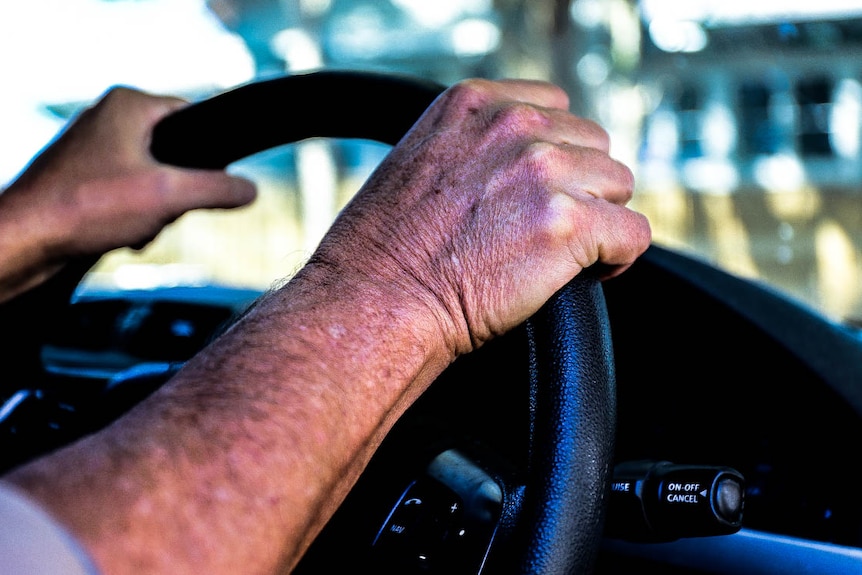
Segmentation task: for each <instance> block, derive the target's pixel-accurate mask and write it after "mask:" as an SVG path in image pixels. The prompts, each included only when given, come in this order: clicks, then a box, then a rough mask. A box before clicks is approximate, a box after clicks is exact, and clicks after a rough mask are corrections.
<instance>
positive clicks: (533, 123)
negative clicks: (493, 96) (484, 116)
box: [489, 102, 550, 134]
mask: <svg viewBox="0 0 862 575" xmlns="http://www.w3.org/2000/svg"><path fill="white" fill-rule="evenodd" d="M489 124H490V126H491V129H492V130H499V131H503V132H506V133H514V134H528V133H533V132H535V130H536V129H537V128H539V127H547V126H548V125H549V124H550V118H549V117H548V115H547V114H546V113H545V112H544V111H543V110H541V109H539V108H536V107H535V106H531V105H529V104H525V103H523V102H512V103H509V104H508V105H505V106H501V107H499V108H498V109H497V110H496V111H494V113H493V114H491V117H490V120H489Z"/></svg>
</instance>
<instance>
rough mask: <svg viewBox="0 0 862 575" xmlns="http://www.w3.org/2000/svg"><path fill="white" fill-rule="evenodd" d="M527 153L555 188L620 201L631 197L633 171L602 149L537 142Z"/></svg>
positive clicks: (534, 167) (532, 168)
mask: <svg viewBox="0 0 862 575" xmlns="http://www.w3.org/2000/svg"><path fill="white" fill-rule="evenodd" d="M527 153H528V158H529V159H528V163H529V164H530V167H529V170H530V171H531V172H532V173H536V174H543V177H546V178H547V179H548V181H550V182H554V183H555V184H554V186H555V189H558V190H560V191H562V192H564V193H566V194H568V195H569V196H571V197H573V198H578V197H588V196H591V197H593V198H596V199H600V200H604V201H608V202H611V203H614V204H619V205H625V204H626V203H628V201H629V200H631V198H632V194H633V193H634V175H633V174H632V171H631V170H630V169H629V168H628V167H627V166H626V165H625V164H623V163H621V162H618V161H617V160H614V159H613V158H611V157H610V156H608V155H607V154H605V153H604V152H602V151H600V150H597V149H595V148H590V147H584V146H572V145H567V144H553V143H549V142H535V143H533V144H531V145H530V146H529V148H528V152H527Z"/></svg>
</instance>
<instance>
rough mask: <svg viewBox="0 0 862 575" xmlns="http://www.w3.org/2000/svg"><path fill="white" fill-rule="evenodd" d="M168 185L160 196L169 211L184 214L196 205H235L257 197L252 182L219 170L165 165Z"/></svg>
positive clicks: (243, 203) (241, 204)
mask: <svg viewBox="0 0 862 575" xmlns="http://www.w3.org/2000/svg"><path fill="white" fill-rule="evenodd" d="M166 169H167V170H168V171H169V172H171V177H170V178H169V179H170V181H171V184H170V185H169V186H167V187H166V189H167V193H166V197H165V198H163V199H164V200H165V202H166V204H167V206H166V207H167V208H168V210H169V211H172V212H175V213H183V212H186V211H188V210H193V209H198V208H237V207H240V206H244V205H246V204H249V203H251V202H252V201H253V200H254V199H255V198H256V197H257V190H256V187H255V184H254V183H253V182H252V181H250V180H248V179H246V178H242V177H239V176H233V175H230V174H228V173H226V172H224V171H222V170H188V169H179V168H166Z"/></svg>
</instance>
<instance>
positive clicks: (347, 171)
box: [0, 0, 862, 321]
mask: <svg viewBox="0 0 862 575" xmlns="http://www.w3.org/2000/svg"><path fill="white" fill-rule="evenodd" d="M854 4H855V5H856V6H854ZM860 48H862V8H859V7H858V2H850V1H847V0H830V1H826V0H820V1H819V2H816V3H811V2H807V1H803V0H793V1H791V0H782V1H780V2H778V1H765V0H763V1H760V2H753V3H752V2H741V1H736V0H725V1H724V2H721V3H716V2H711V1H707V0H700V1H694V0H689V1H687V2H685V3H681V2H675V1H672V0H650V1H647V0H644V1H642V2H640V3H637V2H634V1H627V0H572V1H564V0H556V1H548V2H535V1H530V0H496V1H492V0H435V1H434V2H429V1H427V0H211V1H209V2H206V1H204V0H7V1H5V2H3V3H2V4H0V54H3V56H2V57H0V82H2V85H3V87H4V89H3V92H4V94H3V98H2V101H0V127H2V128H0V183H2V182H9V181H10V180H11V179H13V178H14V176H15V175H16V174H17V173H18V172H19V171H20V170H21V169H22V168H23V167H24V166H25V165H26V163H27V161H28V160H29V159H30V158H31V157H32V156H33V155H34V154H35V153H36V152H37V151H38V150H39V149H40V148H41V147H42V146H44V145H45V144H46V143H47V142H49V141H50V140H51V138H52V137H53V136H54V135H55V134H56V132H57V130H58V129H60V127H61V126H62V125H63V123H64V122H66V121H67V120H68V119H69V118H70V117H72V116H73V115H74V114H75V113H76V112H77V111H78V110H80V109H81V107H82V106H85V105H88V104H89V103H91V102H92V101H94V100H95V99H97V98H98V97H99V96H100V95H101V94H102V93H103V92H104V91H105V90H106V89H107V88H109V87H110V86H112V85H116V84H126V85H132V86H136V87H138V88H141V89H144V90H148V91H153V92H157V93H164V94H174V95H179V96H182V97H185V98H187V99H189V100H192V101H194V100H197V99H200V98H204V97H206V96H208V95H211V94H215V93H217V92H220V91H223V90H226V89H228V88H230V87H232V86H236V85H239V84H243V83H246V82H250V81H252V80H254V79H256V78H267V77H272V76H278V75H282V74H285V73H298V72H303V71H309V70H314V69H319V68H337V69H348V68H352V69H363V70H383V71H397V72H407V73H411V74H418V75H421V76H424V77H427V78H431V79H434V80H437V81H439V82H442V83H447V84H448V83H452V82H455V81H457V80H458V79H460V78H465V77H469V76H485V77H503V76H512V77H521V78H538V79H546V80H552V81H554V82H555V83H557V84H560V85H561V86H563V87H564V88H565V89H566V90H567V91H568V93H569V94H570V96H571V100H572V105H571V107H572V110H573V111H575V112H576V113H578V114H580V115H583V116H586V117H590V118H592V119H595V120H597V121H598V122H599V123H600V124H602V125H603V126H604V127H605V129H607V130H608V131H609V133H610V135H611V142H612V154H613V155H614V156H615V157H617V158H618V159H620V160H622V161H624V162H625V163H627V164H628V165H629V166H631V167H632V169H633V171H634V172H635V176H636V181H637V188H638V189H637V191H636V195H635V199H634V200H633V202H632V206H633V207H635V208H636V209H638V210H640V211H642V212H644V213H645V214H646V215H647V216H648V217H649V219H650V221H651V223H652V227H653V232H654V239H655V241H656V242H657V243H659V244H662V245H666V246H669V247H673V248H676V249H680V250H682V251H685V252H687V253H690V254H696V255H697V256H698V257H702V258H704V259H706V260H708V261H710V262H713V263H716V264H718V265H720V266H721V267H723V268H725V269H727V270H729V271H731V272H733V273H735V274H739V275H743V276H746V277H751V278H756V279H759V280H762V281H764V282H767V283H769V284H771V285H773V286H775V288H776V289H779V290H781V291H783V292H785V293H787V294H789V295H790V296H791V297H794V298H796V299H799V300H802V301H805V302H807V303H808V304H810V305H811V306H813V307H815V308H817V309H819V310H821V311H822V312H824V313H826V314H827V315H829V316H831V317H833V318H835V319H838V320H847V321H855V318H862V290H860V286H862V282H860V281H859V280H860V278H859V274H860V272H862V270H860V265H862V264H860V256H862V254H860V250H862V209H860V198H859V191H858V188H859V186H858V183H859V181H860V177H862V162H860V148H859V146H860V125H862V85H860V78H862V68H860V65H859V64H858V62H859V61H860V59H859V57H858V55H857V52H858V51H859V50H860ZM349 97H350V96H349V94H346V95H345V98H349ZM290 113H291V111H290V110H285V114H290ZM386 151H387V148H386V147H385V146H383V145H380V144H375V143H372V142H358V141H323V140H321V141H317V140H313V141H308V142H304V143H302V144H299V145H295V146H290V147H285V148H284V149H278V150H273V151H270V152H267V153H264V154H260V155H259V156H256V157H253V158H249V159H247V160H244V161H242V162H238V163H237V164H235V165H233V166H231V167H230V169H231V170H233V171H237V172H240V173H243V174H245V175H248V176H249V177H253V178H254V179H255V180H256V181H257V182H258V186H259V192H260V197H259V199H258V201H257V202H256V203H255V204H254V205H252V206H250V207H247V208H243V209H242V210H239V211H236V212H225V213H220V212H206V213H204V212H199V213H191V214H188V215H186V216H184V217H183V218H181V219H180V220H179V221H177V222H176V223H175V224H173V225H172V226H170V227H169V228H168V229H167V230H166V231H165V232H164V233H163V234H162V235H161V236H159V238H158V239H157V240H156V241H154V242H153V243H152V244H151V245H150V246H148V247H147V248H146V249H144V250H141V251H133V250H118V251H116V252H112V253H111V254H108V255H107V256H106V257H105V258H103V260H102V261H101V262H100V264H99V265H98V266H97V268H96V269H94V270H93V272H91V274H90V276H89V278H88V281H87V285H88V286H90V287H92V288H99V289H139V288H149V287H159V286H169V285H209V284H230V285H238V286H243V287H253V288H255V289H266V288H268V287H269V286H270V285H271V284H272V283H273V282H275V281H277V280H280V279H281V278H284V277H286V276H289V275H290V274H291V273H293V271H294V270H296V269H297V267H298V266H300V265H301V264H302V262H303V261H304V260H305V258H306V257H307V256H308V254H309V253H310V251H311V250H312V249H313V248H314V246H315V245H316V243H317V241H318V240H319V238H320V235H321V234H322V233H323V232H324V231H325V229H326V228H327V226H328V225H329V223H330V222H331V220H332V218H333V217H334V215H335V214H336V213H337V211H338V210H339V209H340V207H341V206H343V205H344V203H345V202H346V201H347V200H348V199H349V198H350V196H351V195H352V194H353V193H354V192H355V191H356V190H357V189H358V187H359V186H360V185H361V182H362V181H363V179H364V178H365V177H366V176H367V175H368V174H369V173H370V171H371V170H373V169H374V167H375V166H376V165H377V163H378V162H379V161H380V159H381V158H382V157H383V156H384V155H385V153H386Z"/></svg>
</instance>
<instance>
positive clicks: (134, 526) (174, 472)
mask: <svg viewBox="0 0 862 575" xmlns="http://www.w3.org/2000/svg"><path fill="white" fill-rule="evenodd" d="M346 292H352V293H351V294H350V295H349V296H348V295H347V293H346ZM375 292H376V293H375ZM380 298H386V299H385V300H381V299H380ZM381 301H397V300H396V299H394V298H393V294H391V293H390V294H386V293H382V292H380V291H378V290H377V289H376V288H369V289H363V288H352V289H349V290H344V291H342V293H341V294H333V293H332V292H331V290H327V289H326V288H319V289H318V288H317V287H313V286H305V287H303V289H295V288H294V287H293V286H291V287H290V288H288V289H286V290H283V291H281V292H277V293H275V294H272V295H271V296H269V297H268V298H266V299H265V300H264V301H263V302H261V303H260V304H259V305H258V306H257V307H256V308H255V309H254V310H253V311H252V312H251V313H250V314H249V315H248V316H247V317H246V318H244V319H243V321H242V328H241V329H233V330H231V331H229V332H228V333H227V334H225V336H223V337H222V338H221V339H220V340H219V341H218V342H217V343H215V344H214V346H213V348H211V349H210V350H207V351H205V352H204V353H203V354H201V355H200V356H199V357H198V358H197V359H195V360H194V361H193V362H192V363H190V364H189V365H188V366H187V367H186V368H185V369H184V370H183V371H182V372H181V373H180V374H178V376H177V377H176V378H175V379H174V380H172V381H171V382H169V383H168V384H167V385H166V386H165V387H164V388H163V389H162V390H160V391H159V392H157V394H156V395H155V396H153V397H152V398H151V399H150V400H149V401H147V402H145V403H144V404H142V405H141V406H139V408H138V409H136V410H134V411H133V412H132V413H131V414H129V416H127V417H126V418H124V419H122V420H121V421H120V422H118V423H117V424H115V425H114V427H113V428H112V429H110V431H109V432H108V433H102V434H99V435H96V436H94V437H91V438H89V439H87V440H85V441H84V442H81V443H78V444H76V445H75V446H73V447H71V448H69V449H67V450H66V451H64V452H61V453H60V454H58V455H56V456H54V457H52V458H48V459H45V460H43V461H41V462H39V463H36V464H34V465H31V466H29V467H25V468H23V469H21V470H18V471H17V472H15V473H13V474H12V475H11V476H10V477H9V479H10V480H11V481H13V482H14V483H16V484H18V485H19V486H22V487H24V488H25V489H27V490H28V491H29V492H30V493H32V494H34V495H35V496H36V497H37V499H39V500H40V501H42V502H43V503H44V504H45V505H46V506H47V507H48V509H49V510H51V511H52V512H53V513H55V514H56V516H57V517H58V518H59V519H60V520H61V521H63V522H64V523H65V524H66V525H67V526H69V528H70V529H71V530H72V531H73V532H74V533H75V534H76V535H77V536H78V537H79V538H80V539H81V541H82V542H83V543H84V545H85V546H86V547H87V548H88V549H90V551H91V553H92V554H93V556H94V557H95V558H96V560H97V562H98V563H99V564H100V565H101V566H102V567H103V568H104V569H105V571H106V572H108V573H113V572H123V571H124V570H127V571H130V572H140V571H141V570H143V569H144V566H146V568H152V567H153V566H156V567H158V568H157V569H155V571H156V572H158V571H159V570H160V569H161V570H164V571H166V572H171V573H182V572H183V569H186V570H187V571H188V572H195V573H200V572H207V573H219V572H225V573H235V572H239V570H240V568H242V571H243V572H259V573H267V572H271V571H272V570H273V568H274V567H276V566H277V565H279V564H280V565H282V566H288V567H289V566H292V565H293V563H294V562H295V561H296V560H297V559H298V557H299V556H300V554H301V552H302V551H303V550H304V549H305V547H306V546H307V544H308V543H309V542H310V541H311V540H312V538H313V537H314V535H316V533H317V532H318V531H319V529H320V528H321V527H322V526H323V524H324V523H325V521H326V520H327V519H328V517H329V516H330V515H331V513H332V512H333V511H334V510H335V508H336V507H337V505H338V504H339V503H340V502H341V500H342V498H343V497H344V496H345V495H346V493H347V491H348V490H349V488H350V486H351V485H352V484H353V482H354V481H355V479H356V477H357V476H358V474H359V473H360V472H361V470H362V469H363V468H364V466H365V464H366V462H367V460H368V459H369V458H370V456H371V455H372V453H373V450H374V448H375V447H376V446H377V445H378V444H379V442H380V441H381V440H382V437H383V436H384V434H385V433H386V431H387V430H388V429H389V428H390V427H391V425H392V424H393V423H394V421H395V419H396V418H397V416H398V415H400V414H401V413H402V412H403V411H404V409H406V407H407V406H408V405H409V404H410V403H411V402H412V401H413V400H414V399H415V397H416V396H417V395H418V394H419V393H420V392H421V391H422V390H424V389H425V387H427V385H428V384H429V383H430V381H432V380H433V378H434V377H435V376H436V374H437V373H439V372H440V371H441V370H442V369H443V368H444V367H445V366H446V365H448V363H449V362H450V361H451V359H452V357H451V354H450V353H449V352H448V350H445V349H440V348H437V347H432V346H431V344H430V343H429V342H432V341H439V336H433V337H432V336H431V334H430V332H432V331H433V330H435V329H437V326H435V325H434V322H433V320H431V321H427V320H425V319H421V320H420V321H417V317H420V314H418V313H417V310H416V309H406V308H399V307H398V305H392V306H382V305H379V302H381ZM375 304H378V305H375ZM417 326H419V327H420V329H419V330H417V329H416V328H417ZM422 326H424V327H422ZM425 330H428V332H429V333H422V332H423V331H425ZM153 422H159V423H158V424H157V425H155V426H154V424H153ZM282 545H283V546H282ZM129 560H131V561H132V563H131V564H127V565H125V569H124V568H123V566H122V565H120V564H119V563H118V562H125V561H129ZM161 561H164V563H163V564H159V562H161Z"/></svg>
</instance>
